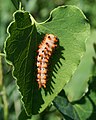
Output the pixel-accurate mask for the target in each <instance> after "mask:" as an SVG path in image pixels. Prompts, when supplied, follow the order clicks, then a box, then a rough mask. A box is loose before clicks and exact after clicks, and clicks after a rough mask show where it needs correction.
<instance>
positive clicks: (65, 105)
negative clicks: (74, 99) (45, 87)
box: [53, 95, 79, 120]
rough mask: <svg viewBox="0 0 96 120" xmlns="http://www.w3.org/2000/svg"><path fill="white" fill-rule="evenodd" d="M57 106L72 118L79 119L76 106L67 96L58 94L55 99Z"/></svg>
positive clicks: (73, 119)
mask: <svg viewBox="0 0 96 120" xmlns="http://www.w3.org/2000/svg"><path fill="white" fill-rule="evenodd" d="M53 103H54V105H55V106H56V108H57V109H58V110H59V111H60V112H61V113H62V114H63V115H64V116H68V117H69V118H71V119H72V120H79V117H78V114H77V113H76V111H75V109H74V107H73V106H72V104H71V103H69V101H68V100H67V98H66V97H64V95H63V96H60V95H58V96H57V97H56V98H55V99H54V101H53Z"/></svg>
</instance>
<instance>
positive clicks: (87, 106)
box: [73, 77, 96, 120]
mask: <svg viewBox="0 0 96 120" xmlns="http://www.w3.org/2000/svg"><path fill="white" fill-rule="evenodd" d="M73 107H74V109H75V110H76V112H77V114H78V116H79V118H80V120H95V119H96V77H95V78H94V79H93V80H92V82H91V83H90V85H89V92H88V93H87V94H86V96H84V97H83V98H82V99H81V100H79V101H78V102H76V103H75V104H73Z"/></svg>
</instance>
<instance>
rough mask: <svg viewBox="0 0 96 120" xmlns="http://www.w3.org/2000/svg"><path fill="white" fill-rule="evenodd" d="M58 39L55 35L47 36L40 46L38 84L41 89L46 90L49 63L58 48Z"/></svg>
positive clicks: (38, 51)
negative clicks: (54, 50)
mask: <svg viewBox="0 0 96 120" xmlns="http://www.w3.org/2000/svg"><path fill="white" fill-rule="evenodd" d="M57 41H58V38H57V37H56V36H54V35H53V34H46V35H45V37H44V40H43V41H42V42H41V44H40V45H39V49H38V50H37V53H38V54H37V63H36V64H37V82H38V85H39V88H41V87H44V88H46V81H47V72H48V70H47V69H48V62H49V58H50V56H51V55H52V52H53V49H54V48H55V47H56V46H57V44H55V43H56V42H57Z"/></svg>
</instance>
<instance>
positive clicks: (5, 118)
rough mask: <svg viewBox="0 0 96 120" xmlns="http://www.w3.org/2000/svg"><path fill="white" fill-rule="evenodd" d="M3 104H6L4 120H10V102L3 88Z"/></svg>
mask: <svg viewBox="0 0 96 120" xmlns="http://www.w3.org/2000/svg"><path fill="white" fill-rule="evenodd" d="M2 99H3V104H4V120H8V102H7V96H6V89H5V87H4V86H3V94H2Z"/></svg>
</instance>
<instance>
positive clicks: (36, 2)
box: [0, 0, 96, 120]
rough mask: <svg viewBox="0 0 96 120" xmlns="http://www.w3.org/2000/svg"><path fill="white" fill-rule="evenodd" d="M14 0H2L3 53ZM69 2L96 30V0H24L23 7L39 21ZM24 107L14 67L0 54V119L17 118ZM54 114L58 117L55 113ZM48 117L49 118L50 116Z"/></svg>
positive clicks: (0, 47) (0, 34) (0, 44)
mask: <svg viewBox="0 0 96 120" xmlns="http://www.w3.org/2000/svg"><path fill="white" fill-rule="evenodd" d="M14 1H16V0H5V1H4V0H0V52H2V53H3V46H4V41H5V39H6V37H7V27H8V25H9V23H10V22H11V21H12V19H13V18H12V17H13V16H12V15H13V13H14V12H15V11H16V9H17V8H18V2H17V4H16V3H15V2H14ZM17 1H18V0H17ZM68 4H69V5H76V6H78V7H79V8H80V9H81V10H82V11H83V12H84V14H85V15H86V17H87V18H88V19H89V23H90V25H91V30H93V29H95V30H96V0H22V6H23V9H24V10H26V11H29V12H30V13H31V14H32V15H33V17H34V18H35V20H36V21H37V22H43V21H44V20H46V19H47V18H48V16H49V14H50V12H51V10H53V9H54V8H55V7H57V6H59V5H68ZM22 108H23V107H22V104H21V101H20V95H19V92H18V90H17V86H16V84H15V80H14V79H13V77H12V67H11V66H9V65H8V64H6V62H5V59H4V57H1V56H0V120H17V118H18V115H19V114H20V112H21V111H22ZM55 114H57V117H58V120H60V119H61V118H62V115H61V114H59V113H58V112H55ZM52 116H53V117H54V116H55V117H56V115H54V114H52V115H51V117H52ZM53 117H52V118H50V120H51V119H53ZM47 119H48V120H49V118H48V117H47ZM47 119H46V120H47ZM54 120H55V119H54ZM56 120H57V119H56Z"/></svg>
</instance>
